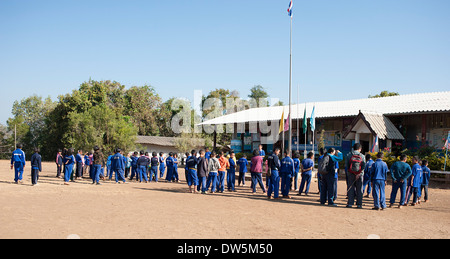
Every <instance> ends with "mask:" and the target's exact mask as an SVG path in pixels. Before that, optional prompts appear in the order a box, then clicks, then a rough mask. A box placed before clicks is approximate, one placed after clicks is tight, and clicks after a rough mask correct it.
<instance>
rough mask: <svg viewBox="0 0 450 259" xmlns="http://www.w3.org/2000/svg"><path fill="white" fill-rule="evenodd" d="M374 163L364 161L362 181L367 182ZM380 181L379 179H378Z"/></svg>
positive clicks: (370, 160)
mask: <svg viewBox="0 0 450 259" xmlns="http://www.w3.org/2000/svg"><path fill="white" fill-rule="evenodd" d="M374 163H375V162H374V161H373V160H372V159H369V161H366V167H365V168H364V181H367V180H366V179H369V180H370V179H371V177H370V174H371V172H372V171H371V170H370V169H371V168H372V166H373V164H374ZM378 180H381V179H378Z"/></svg>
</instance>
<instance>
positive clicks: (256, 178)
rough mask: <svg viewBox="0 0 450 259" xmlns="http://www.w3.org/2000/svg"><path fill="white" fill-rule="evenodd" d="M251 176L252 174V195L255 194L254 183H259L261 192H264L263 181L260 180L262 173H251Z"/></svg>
mask: <svg viewBox="0 0 450 259" xmlns="http://www.w3.org/2000/svg"><path fill="white" fill-rule="evenodd" d="M251 174H252V188H253V192H254V193H255V192H256V183H259V186H260V187H261V189H262V190H263V192H266V188H264V183H263V180H262V173H254V172H251ZM269 182H270V181H269Z"/></svg>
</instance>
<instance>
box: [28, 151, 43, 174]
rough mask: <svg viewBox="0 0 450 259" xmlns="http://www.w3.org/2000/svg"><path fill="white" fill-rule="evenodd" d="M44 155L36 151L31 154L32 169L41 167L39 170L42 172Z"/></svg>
mask: <svg viewBox="0 0 450 259" xmlns="http://www.w3.org/2000/svg"><path fill="white" fill-rule="evenodd" d="M41 162H42V157H41V155H39V154H38V153H34V154H33V155H32V156H31V169H39V172H42V164H41Z"/></svg>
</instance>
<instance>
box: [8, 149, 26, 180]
mask: <svg viewBox="0 0 450 259" xmlns="http://www.w3.org/2000/svg"><path fill="white" fill-rule="evenodd" d="M13 168H14V182H15V183H22V179H23V170H24V168H25V152H23V151H22V144H17V149H16V150H14V152H13V153H12V157H11V170H12V169H13Z"/></svg>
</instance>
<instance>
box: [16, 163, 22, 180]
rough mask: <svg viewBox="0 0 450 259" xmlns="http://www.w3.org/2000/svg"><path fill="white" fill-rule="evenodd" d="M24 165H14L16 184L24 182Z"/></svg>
mask: <svg viewBox="0 0 450 259" xmlns="http://www.w3.org/2000/svg"><path fill="white" fill-rule="evenodd" d="M22 179H23V165H22V163H14V182H17V181H22Z"/></svg>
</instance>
